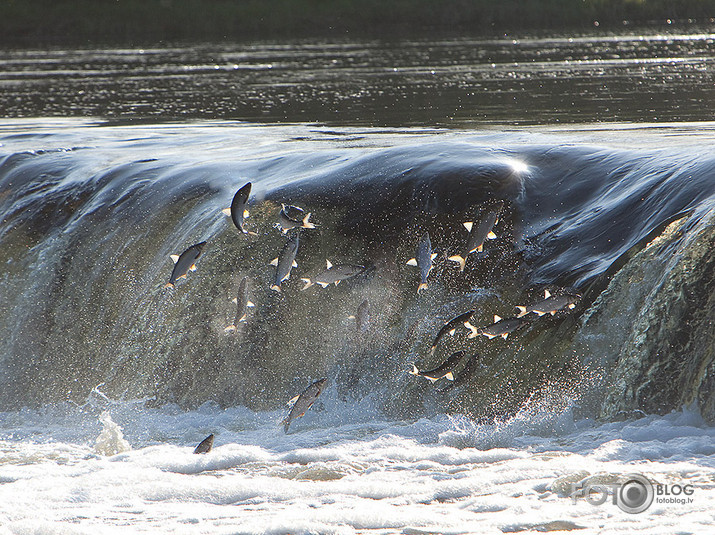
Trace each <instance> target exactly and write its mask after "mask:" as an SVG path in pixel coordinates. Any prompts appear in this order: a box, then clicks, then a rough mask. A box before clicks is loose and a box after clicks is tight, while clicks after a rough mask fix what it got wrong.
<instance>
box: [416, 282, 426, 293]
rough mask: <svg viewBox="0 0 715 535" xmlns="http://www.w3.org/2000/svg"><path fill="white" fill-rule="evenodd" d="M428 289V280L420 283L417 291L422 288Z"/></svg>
mask: <svg viewBox="0 0 715 535" xmlns="http://www.w3.org/2000/svg"><path fill="white" fill-rule="evenodd" d="M426 289H427V283H426V282H421V283H420V285H419V286H418V287H417V293H420V292H421V291H422V290H426Z"/></svg>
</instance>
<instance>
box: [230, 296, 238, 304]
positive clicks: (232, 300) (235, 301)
mask: <svg viewBox="0 0 715 535" xmlns="http://www.w3.org/2000/svg"><path fill="white" fill-rule="evenodd" d="M231 302H232V303H233V304H234V305H237V304H238V297H234V298H233V299H231Z"/></svg>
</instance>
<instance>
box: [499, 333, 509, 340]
mask: <svg viewBox="0 0 715 535" xmlns="http://www.w3.org/2000/svg"><path fill="white" fill-rule="evenodd" d="M501 337H502V338H503V339H504V340H506V339H507V338H509V333H504V334H502V335H501Z"/></svg>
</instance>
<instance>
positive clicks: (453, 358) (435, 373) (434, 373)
mask: <svg viewBox="0 0 715 535" xmlns="http://www.w3.org/2000/svg"><path fill="white" fill-rule="evenodd" d="M465 354H466V351H457V352H456V353H452V355H450V357H449V358H448V359H447V360H445V361H444V362H443V363H442V364H440V365H439V366H437V367H436V368H434V369H432V370H426V371H420V370H419V369H418V368H417V366H415V365H414V364H413V365H412V371H411V372H410V373H411V374H412V375H419V376H421V377H424V378H425V379H427V380H428V381H429V382H431V383H434V382H436V381H439V380H440V379H447V380H448V381H454V370H453V368H454V367H455V366H456V365H457V364H458V363H459V362H460V361H461V360H462V358H463V357H464V355H465ZM447 370H449V371H447Z"/></svg>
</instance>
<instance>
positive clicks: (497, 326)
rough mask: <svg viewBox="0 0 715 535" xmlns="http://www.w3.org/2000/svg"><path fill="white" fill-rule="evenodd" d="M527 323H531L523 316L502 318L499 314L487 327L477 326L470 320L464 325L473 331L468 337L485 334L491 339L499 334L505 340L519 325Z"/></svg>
mask: <svg viewBox="0 0 715 535" xmlns="http://www.w3.org/2000/svg"><path fill="white" fill-rule="evenodd" d="M527 323H529V322H528V321H527V320H525V319H521V318H507V319H502V318H500V317H499V316H496V315H495V316H494V323H492V324H491V325H488V326H486V327H480V328H477V327H475V326H474V325H472V324H471V323H469V322H466V323H465V324H464V326H465V327H467V328H468V329H469V330H470V331H472V332H471V333H469V336H468V337H467V338H474V337H476V336H479V335H480V334H481V335H483V336H486V337H487V338H489V339H490V340H491V339H492V338H496V337H497V336H501V337H502V338H504V340H506V339H507V337H508V336H509V335H510V334H511V333H513V332H514V331H515V330H517V329H518V328H519V327H522V326H523V325H525V324H527Z"/></svg>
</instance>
